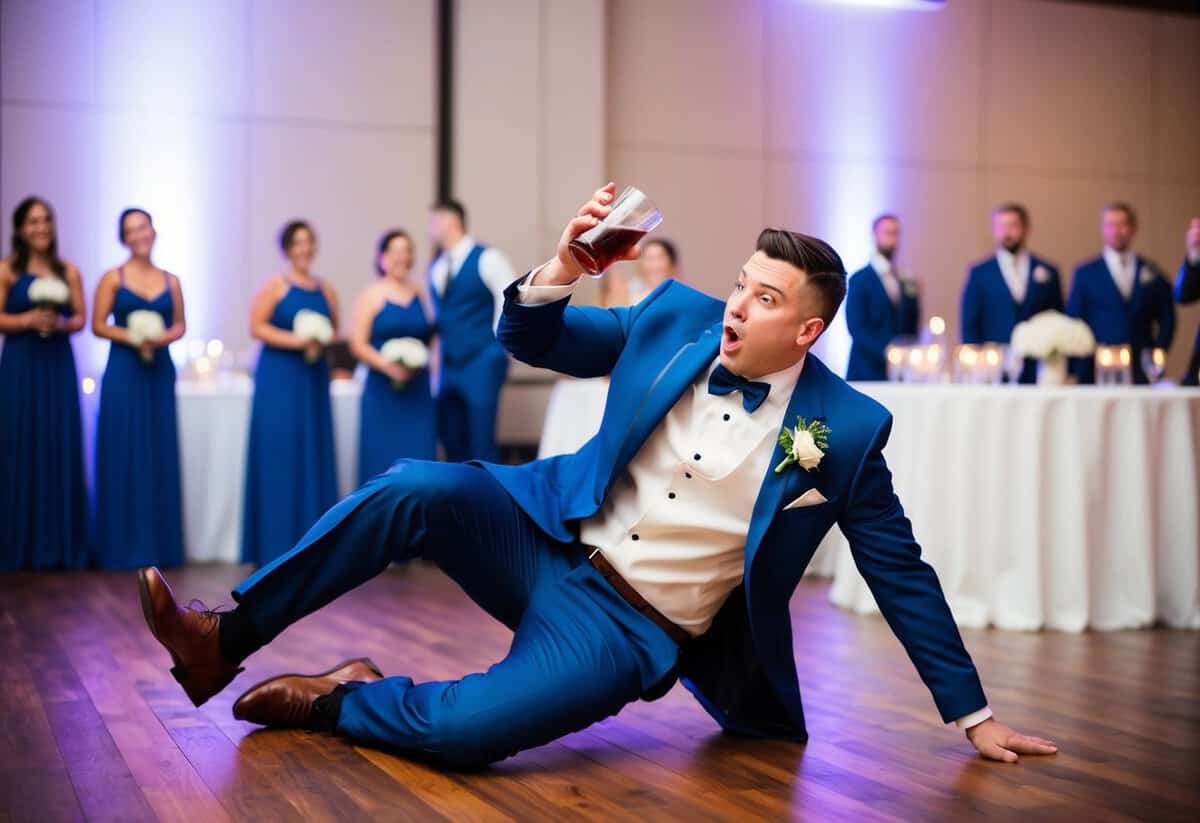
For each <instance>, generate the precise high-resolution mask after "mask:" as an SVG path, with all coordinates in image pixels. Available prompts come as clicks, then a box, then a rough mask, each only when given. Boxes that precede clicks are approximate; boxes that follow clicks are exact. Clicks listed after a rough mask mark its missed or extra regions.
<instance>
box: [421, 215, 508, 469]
mask: <svg viewBox="0 0 1200 823" xmlns="http://www.w3.org/2000/svg"><path fill="white" fill-rule="evenodd" d="M429 228H430V235H431V237H432V238H433V242H434V243H435V245H436V246H437V247H438V249H440V250H441V253H440V254H439V255H438V256H437V258H435V259H434V261H433V263H431V264H430V266H429V282H430V293H431V295H432V296H433V304H434V307H435V309H436V311H437V331H438V341H439V345H440V348H441V372H440V383H439V389H438V398H437V414H438V438H439V439H440V440H441V441H442V446H443V447H444V448H445V450H446V459H447V460H450V461H452V462H455V463H457V462H460V461H463V460H491V461H495V460H497V459H498V458H499V454H498V452H497V450H496V412H497V409H498V408H499V405H500V389H501V388H503V386H504V378H505V377H506V376H507V375H508V354H507V353H506V352H505V351H504V347H503V346H501V345H500V344H499V343H498V342H497V341H496V333H495V329H496V323H497V322H499V319H500V309H501V307H502V306H503V305H504V288H505V287H506V286H507V285H508V284H509V283H511V282H512V281H513V279H514V277H515V276H516V275H515V274H514V273H513V269H512V266H510V265H509V263H508V260H507V259H505V257H504V255H503V254H501V253H500V252H499V251H498V250H497V249H494V248H489V247H487V246H483V245H481V244H479V243H476V242H475V240H474V238H472V237H471V236H470V235H468V234H467V213H466V210H465V209H464V208H463V206H462V204H461V203H459V202H458V201H456V200H443V201H441V202H439V203H436V204H435V205H434V207H433V209H432V211H431V213H430V218H429Z"/></svg>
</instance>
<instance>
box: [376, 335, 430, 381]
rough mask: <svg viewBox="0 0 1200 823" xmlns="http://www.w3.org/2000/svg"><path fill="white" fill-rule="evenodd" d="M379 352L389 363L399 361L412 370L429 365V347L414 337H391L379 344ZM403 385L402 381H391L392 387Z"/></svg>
mask: <svg viewBox="0 0 1200 823" xmlns="http://www.w3.org/2000/svg"><path fill="white" fill-rule="evenodd" d="M379 354H380V355H382V357H383V359H384V360H386V361H388V362H389V363H399V364H400V365H401V366H404V368H406V369H411V370H413V371H417V370H418V369H423V368H425V367H426V366H428V365H429V348H428V347H427V346H426V345H425V344H424V343H422V342H421V341H420V340H418V339H417V338H415V337H393V338H392V339H391V340H388V341H387V342H385V343H384V344H383V345H382V346H380V348H379ZM404 386H405V383H404V382H403V381H400V380H395V381H392V387H393V388H395V389H397V390H399V389H402V388H404Z"/></svg>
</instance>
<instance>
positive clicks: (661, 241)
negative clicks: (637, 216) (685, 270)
mask: <svg viewBox="0 0 1200 823" xmlns="http://www.w3.org/2000/svg"><path fill="white" fill-rule="evenodd" d="M651 246H658V247H659V248H660V249H662V250H663V254H665V255H666V256H667V259H668V260H670V261H671V265H672V266H677V265H679V252H677V251H676V250H675V244H674V243H672V242H671V241H670V240H668V239H667V238H665V237H651V238H650V239H649V240H647V241H646V242H645V243H643V244H642V251H645V250H646V249H648V248H650V247H651Z"/></svg>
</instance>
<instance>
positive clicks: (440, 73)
mask: <svg viewBox="0 0 1200 823" xmlns="http://www.w3.org/2000/svg"><path fill="white" fill-rule="evenodd" d="M437 38H438V51H437V135H436V137H435V140H436V142H437V179H436V180H435V181H434V188H435V190H436V191H437V196H438V199H439V200H443V199H447V198H450V197H453V196H454V162H453V161H454V158H453V154H452V152H453V146H454V0H437Z"/></svg>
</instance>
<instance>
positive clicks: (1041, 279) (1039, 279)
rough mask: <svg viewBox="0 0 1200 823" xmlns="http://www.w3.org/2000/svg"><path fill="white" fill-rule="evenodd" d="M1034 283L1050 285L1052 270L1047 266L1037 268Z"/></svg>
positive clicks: (1034, 272)
mask: <svg viewBox="0 0 1200 823" xmlns="http://www.w3.org/2000/svg"><path fill="white" fill-rule="evenodd" d="M1033 282H1035V283H1049V282H1050V270H1049V269H1048V268H1046V267H1045V266H1038V267H1036V268H1035V269H1034V270H1033Z"/></svg>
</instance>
